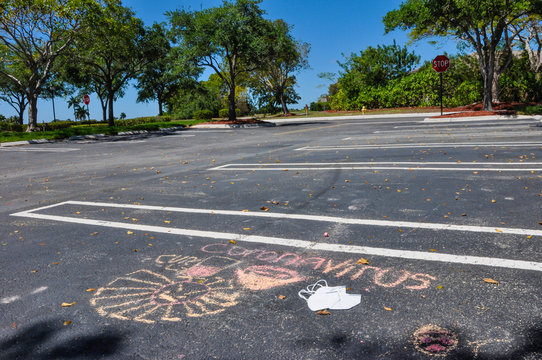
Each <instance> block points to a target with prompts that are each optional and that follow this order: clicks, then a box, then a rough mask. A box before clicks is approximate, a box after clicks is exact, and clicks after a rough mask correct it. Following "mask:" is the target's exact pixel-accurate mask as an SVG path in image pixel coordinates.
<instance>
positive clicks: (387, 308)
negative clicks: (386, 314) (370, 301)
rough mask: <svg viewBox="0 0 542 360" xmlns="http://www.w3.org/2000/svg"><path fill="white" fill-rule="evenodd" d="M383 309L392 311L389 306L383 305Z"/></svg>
mask: <svg viewBox="0 0 542 360" xmlns="http://www.w3.org/2000/svg"><path fill="white" fill-rule="evenodd" d="M384 310H386V311H393V310H392V309H391V308H389V307H385V306H384Z"/></svg>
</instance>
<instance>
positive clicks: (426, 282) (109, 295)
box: [90, 243, 442, 351]
mask: <svg viewBox="0 0 542 360" xmlns="http://www.w3.org/2000/svg"><path fill="white" fill-rule="evenodd" d="M201 251H202V252H203V253H204V254H205V256H207V257H204V258H201V257H197V256H186V255H161V256H159V257H158V258H157V259H156V261H155V266H156V267H157V269H154V270H152V271H151V270H147V269H141V270H138V271H134V272H131V273H129V274H127V275H124V276H121V277H119V278H117V279H115V280H113V281H111V282H110V283H109V284H107V285H106V286H104V287H102V288H99V289H98V290H97V291H96V293H95V294H94V296H93V298H92V299H91V301H90V303H91V305H92V306H94V307H95V308H96V310H97V311H98V313H99V314H100V315H102V316H106V317H110V318H115V319H120V320H133V321H138V322H143V323H148V324H153V323H156V322H157V321H163V322H178V321H182V319H183V318H184V317H201V316H207V315H213V314H219V313H221V312H223V311H225V310H226V309H227V308H229V307H232V306H235V305H237V304H238V303H239V301H240V299H241V298H242V295H243V294H245V293H246V292H248V291H265V290H270V289H274V288H277V287H283V286H286V285H291V284H295V283H299V282H302V281H305V280H306V277H305V276H303V275H302V274H303V273H304V272H307V271H309V272H311V274H312V275H313V276H319V275H321V276H322V277H326V278H328V279H329V278H335V279H343V280H347V281H365V282H369V283H370V284H368V285H369V286H367V284H365V285H363V288H364V289H365V291H366V292H370V291H371V289H372V288H374V287H373V285H374V286H378V287H381V288H396V287H398V286H402V287H403V288H404V289H407V290H423V289H427V288H428V287H429V286H430V285H431V281H435V280H436V278H435V277H434V276H431V275H429V274H423V273H415V274H413V273H411V272H409V271H407V270H401V269H396V268H392V267H389V268H380V267H377V266H369V265H365V264H358V263H357V261H356V260H355V259H346V260H340V261H337V260H334V259H328V258H324V257H318V256H308V255H305V254H296V253H289V252H281V251H273V250H269V249H248V248H244V247H242V246H239V245H234V246H232V245H231V244H229V243H228V244H210V245H205V246H204V247H203V248H201ZM440 345H442V344H440ZM428 351H430V349H428Z"/></svg>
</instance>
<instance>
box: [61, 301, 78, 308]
mask: <svg viewBox="0 0 542 360" xmlns="http://www.w3.org/2000/svg"><path fill="white" fill-rule="evenodd" d="M74 305H75V301H74V302H71V303H67V302H63V303H62V304H61V305H60V306H62V307H71V306H74Z"/></svg>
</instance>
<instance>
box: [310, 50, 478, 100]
mask: <svg viewBox="0 0 542 360" xmlns="http://www.w3.org/2000/svg"><path fill="white" fill-rule="evenodd" d="M356 75H358V74H357V73H355V72H353V73H344V74H343V77H342V78H340V79H339V82H338V88H339V90H338V91H337V92H336V93H335V95H333V96H330V101H329V103H328V104H329V106H330V107H331V108H332V109H334V110H360V109H361V108H362V107H363V106H365V107H366V108H369V109H376V108H392V107H417V106H437V105H439V104H440V97H439V89H440V79H439V74H437V73H436V72H435V71H434V70H433V68H432V65H431V62H426V63H425V64H424V65H423V66H422V67H421V68H419V69H417V70H415V71H411V72H410V73H408V74H406V75H403V76H401V77H398V78H395V79H390V80H389V81H388V82H386V83H385V84H384V85H383V86H374V85H373V86H366V87H360V88H358V89H356V91H346V90H345V88H344V86H343V78H345V77H348V80H349V81H350V82H354V83H355V82H356V81H359V82H361V81H363V80H357V79H356ZM443 85H444V90H443V103H444V106H462V105H467V104H472V103H475V102H479V101H481V99H482V80H481V76H480V74H479V72H478V71H477V68H476V59H475V58H473V57H472V56H462V57H453V58H452V59H451V66H450V68H449V69H448V71H447V72H446V73H444V74H443ZM311 107H312V105H311ZM320 107H321V106H320ZM317 109H318V110H320V108H317ZM311 110H312V108H311Z"/></svg>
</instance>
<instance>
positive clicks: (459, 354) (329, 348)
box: [295, 327, 542, 360]
mask: <svg viewBox="0 0 542 360" xmlns="http://www.w3.org/2000/svg"><path fill="white" fill-rule="evenodd" d="M327 335H328V336H327V337H324V336H322V337H319V338H318V339H317V340H315V339H314V337H310V336H309V337H306V338H304V339H297V340H296V341H295V344H296V347H297V348H298V349H299V348H301V349H302V351H303V353H310V349H312V350H316V349H317V350H318V351H317V353H319V354H326V357H327V358H329V359H401V360H420V359H446V360H510V359H514V360H515V359H518V360H535V359H542V327H533V328H530V329H527V330H526V331H525V333H524V334H523V336H522V337H523V339H524V340H523V342H521V343H519V344H516V345H513V344H510V343H507V342H506V341H500V342H499V340H497V341H494V342H491V341H482V342H478V343H469V342H466V341H464V340H463V341H462V338H463V336H462V335H461V334H460V333H459V334H458V338H459V343H458V346H457V347H456V348H454V349H451V350H450V351H449V352H444V353H440V354H436V356H435V355H433V356H432V355H430V354H427V353H424V352H422V351H420V350H418V349H416V347H415V346H414V341H412V342H410V341H409V342H408V343H404V344H401V343H397V344H389V343H386V342H385V340H384V339H381V340H383V341H382V342H374V341H373V342H372V341H370V340H361V341H360V340H359V338H357V337H356V336H352V333H347V332H342V331H339V332H336V331H335V332H333V331H332V332H331V333H330V334H327ZM476 344H478V345H476ZM499 351H500V353H499Z"/></svg>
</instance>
